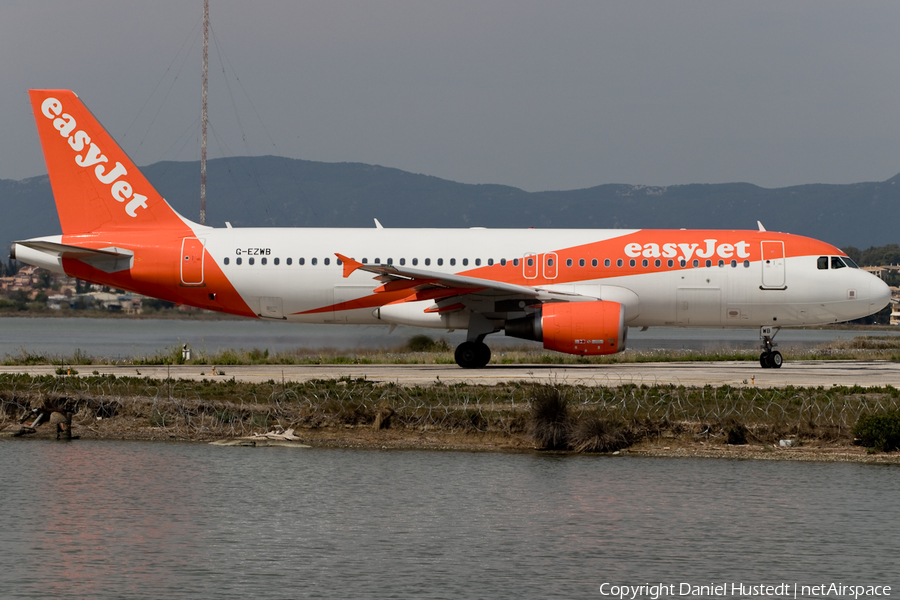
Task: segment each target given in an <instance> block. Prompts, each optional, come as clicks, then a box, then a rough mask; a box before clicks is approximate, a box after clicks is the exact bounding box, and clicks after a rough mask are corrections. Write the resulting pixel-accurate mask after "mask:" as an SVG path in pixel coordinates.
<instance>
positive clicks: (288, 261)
mask: <svg viewBox="0 0 900 600" xmlns="http://www.w3.org/2000/svg"><path fill="white" fill-rule="evenodd" d="M291 262H293V261H292V260H291V259H290V258H289V259H287V264H288V266H291Z"/></svg>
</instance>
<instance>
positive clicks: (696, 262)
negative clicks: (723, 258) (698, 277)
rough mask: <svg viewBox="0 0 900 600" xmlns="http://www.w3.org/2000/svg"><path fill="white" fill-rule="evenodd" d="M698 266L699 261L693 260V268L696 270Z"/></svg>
mask: <svg viewBox="0 0 900 600" xmlns="http://www.w3.org/2000/svg"><path fill="white" fill-rule="evenodd" d="M699 266H700V261H699V260H697V259H696V258H695V259H694V268H697V267H699Z"/></svg>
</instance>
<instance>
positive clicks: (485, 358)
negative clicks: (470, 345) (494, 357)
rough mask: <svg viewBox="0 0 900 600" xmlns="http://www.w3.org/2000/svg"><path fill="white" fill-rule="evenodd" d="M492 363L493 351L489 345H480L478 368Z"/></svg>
mask: <svg viewBox="0 0 900 600" xmlns="http://www.w3.org/2000/svg"><path fill="white" fill-rule="evenodd" d="M489 362H491V349H490V348H489V347H488V345H487V344H484V343H481V344H478V367H479V368H481V367H484V366H487V364H488V363H489Z"/></svg>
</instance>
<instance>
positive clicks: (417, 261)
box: [412, 258, 419, 267]
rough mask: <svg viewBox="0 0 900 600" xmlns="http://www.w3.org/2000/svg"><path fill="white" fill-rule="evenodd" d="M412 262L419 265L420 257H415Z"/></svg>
mask: <svg viewBox="0 0 900 600" xmlns="http://www.w3.org/2000/svg"><path fill="white" fill-rule="evenodd" d="M412 262H413V266H414V267H415V266H417V265H418V264H419V259H418V258H414V259H413V261H412Z"/></svg>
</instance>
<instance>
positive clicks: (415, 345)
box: [406, 334, 450, 352]
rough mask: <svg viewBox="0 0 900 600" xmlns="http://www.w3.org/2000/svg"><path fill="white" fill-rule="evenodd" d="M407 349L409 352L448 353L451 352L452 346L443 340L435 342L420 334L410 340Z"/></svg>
mask: <svg viewBox="0 0 900 600" xmlns="http://www.w3.org/2000/svg"><path fill="white" fill-rule="evenodd" d="M406 349H407V350H408V351H409V352H447V351H449V350H450V344H448V343H447V340H445V339H443V338H441V339H439V340H437V341H434V340H433V339H431V338H430V337H428V336H427V335H422V334H419V335H414V336H412V337H411V338H409V341H408V342H406Z"/></svg>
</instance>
